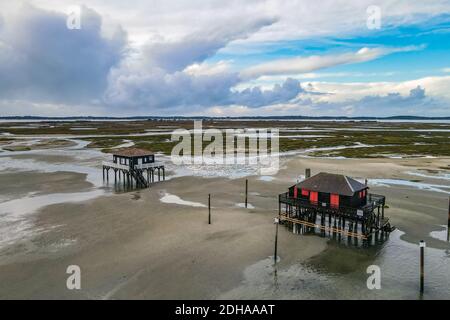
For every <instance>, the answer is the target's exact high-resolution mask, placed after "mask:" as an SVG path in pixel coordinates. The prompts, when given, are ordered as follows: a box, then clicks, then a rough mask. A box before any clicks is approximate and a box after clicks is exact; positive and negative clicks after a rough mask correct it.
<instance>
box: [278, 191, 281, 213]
mask: <svg viewBox="0 0 450 320" xmlns="http://www.w3.org/2000/svg"><path fill="white" fill-rule="evenodd" d="M280 215H281V196H280V195H278V216H280Z"/></svg>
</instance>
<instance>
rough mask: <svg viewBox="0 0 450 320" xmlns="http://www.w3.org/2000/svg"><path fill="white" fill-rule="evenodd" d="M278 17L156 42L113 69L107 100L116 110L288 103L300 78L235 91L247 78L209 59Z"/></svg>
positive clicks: (296, 88) (247, 21)
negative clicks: (267, 87) (173, 40)
mask: <svg viewBox="0 0 450 320" xmlns="http://www.w3.org/2000/svg"><path fill="white" fill-rule="evenodd" d="M272 22H273V21H272V20H271V19H261V18H255V19H247V20H246V21H245V22H238V21H236V22H235V23H234V24H229V23H227V24H226V26H221V27H218V28H216V29H212V30H207V31H203V32H201V33H197V34H194V35H192V36H189V37H187V38H183V39H180V40H178V41H175V42H171V43H156V44H155V43H153V44H150V45H148V46H145V48H144V50H143V51H142V52H141V53H140V55H138V57H136V56H133V57H130V58H129V59H127V60H126V61H123V63H121V65H120V66H119V67H117V68H113V70H112V71H111V73H110V74H109V77H108V88H107V90H106V92H105V95H104V101H105V102H106V103H107V104H109V105H112V106H115V107H116V108H130V107H131V108H134V109H137V110H143V109H161V108H166V109H169V110H170V109H171V110H172V111H173V110H177V108H179V107H201V106H203V107H204V106H211V105H232V104H243V105H247V106H250V107H259V106H263V105H267V104H271V103H278V102H287V101H289V100H291V99H293V98H295V97H296V96H297V95H298V94H299V93H300V92H301V90H302V89H301V86H300V83H299V82H298V81H297V80H293V79H287V80H286V81H285V82H284V83H283V84H281V85H279V84H277V85H275V86H274V87H273V88H272V89H269V90H263V89H261V88H260V87H258V86H256V87H253V88H249V89H246V90H243V91H237V90H233V88H234V87H235V86H236V85H237V84H239V83H240V82H241V81H242V79H241V78H240V76H239V74H238V73H237V72H231V71H228V69H227V68H224V67H223V65H222V67H221V66H220V64H218V65H216V66H211V65H208V64H207V63H206V62H205V60H206V59H207V58H208V57H210V56H211V55H212V54H214V53H215V52H217V50H219V49H220V48H223V47H224V46H226V44H227V43H228V42H230V41H233V40H235V39H242V38H245V37H247V36H248V34H250V33H252V32H254V31H255V30H257V29H259V28H262V27H264V26H266V25H268V24H271V23H272Z"/></svg>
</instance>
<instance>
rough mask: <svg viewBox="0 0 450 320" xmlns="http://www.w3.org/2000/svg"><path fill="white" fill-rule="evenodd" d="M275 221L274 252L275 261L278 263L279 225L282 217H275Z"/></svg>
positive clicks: (275, 263)
mask: <svg viewBox="0 0 450 320" xmlns="http://www.w3.org/2000/svg"><path fill="white" fill-rule="evenodd" d="M274 223H275V225H276V227H275V228H276V229H275V252H274V254H273V263H274V265H277V251H278V225H279V224H280V219H279V218H275V219H274Z"/></svg>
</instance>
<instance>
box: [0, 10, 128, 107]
mask: <svg viewBox="0 0 450 320" xmlns="http://www.w3.org/2000/svg"><path fill="white" fill-rule="evenodd" d="M66 18H67V16H66V15H64V14H62V13H56V12H50V11H46V10H41V9H38V8H35V7H32V6H29V5H24V6H23V7H22V8H21V10H19V11H18V12H17V13H16V14H15V15H11V16H8V17H4V18H3V19H4V22H3V24H2V27H1V29H0V74H1V77H0V94H1V96H2V97H3V98H4V99H14V98H20V99H29V100H31V101H34V102H37V101H41V102H56V103H60V102H61V103H71V102H72V103H78V102H87V101H90V100H92V99H98V98H99V97H100V96H101V93H102V91H103V90H104V89H105V88H106V84H107V82H106V79H107V74H108V73H109V70H110V68H111V67H112V66H113V65H115V64H116V63H118V62H119V61H120V59H121V54H122V51H123V49H124V47H125V43H126V36H125V33H124V31H123V30H122V29H120V28H118V29H117V30H116V32H115V33H114V34H113V35H112V36H111V37H110V38H106V37H105V36H103V35H102V33H101V26H102V20H101V17H100V16H99V15H98V14H97V13H96V12H94V11H93V10H90V9H88V8H86V7H82V27H81V29H79V30H77V29H74V30H70V29H68V28H67V27H66Z"/></svg>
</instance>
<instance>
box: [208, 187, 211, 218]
mask: <svg viewBox="0 0 450 320" xmlns="http://www.w3.org/2000/svg"><path fill="white" fill-rule="evenodd" d="M208 224H211V194H208Z"/></svg>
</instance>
